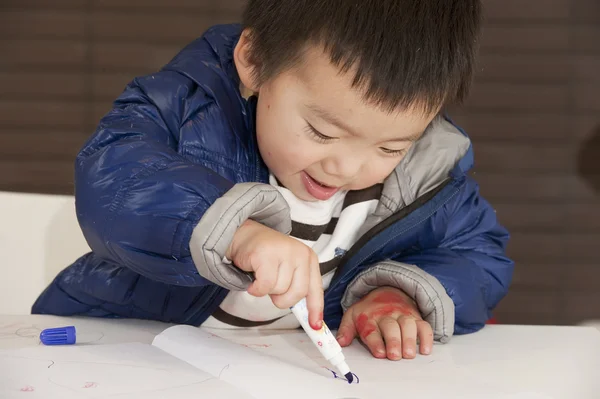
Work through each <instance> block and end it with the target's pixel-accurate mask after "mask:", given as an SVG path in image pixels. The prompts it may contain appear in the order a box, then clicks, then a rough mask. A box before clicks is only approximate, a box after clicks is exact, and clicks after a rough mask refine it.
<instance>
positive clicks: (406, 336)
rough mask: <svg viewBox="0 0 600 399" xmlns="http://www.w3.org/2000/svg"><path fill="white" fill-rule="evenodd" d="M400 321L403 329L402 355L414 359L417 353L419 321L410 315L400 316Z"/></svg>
mask: <svg viewBox="0 0 600 399" xmlns="http://www.w3.org/2000/svg"><path fill="white" fill-rule="evenodd" d="M398 323H399V324H400V330H401V331H402V357H403V358H405V359H414V357H415V356H416V355H417V323H415V319H413V318H412V317H410V316H400V318H398Z"/></svg>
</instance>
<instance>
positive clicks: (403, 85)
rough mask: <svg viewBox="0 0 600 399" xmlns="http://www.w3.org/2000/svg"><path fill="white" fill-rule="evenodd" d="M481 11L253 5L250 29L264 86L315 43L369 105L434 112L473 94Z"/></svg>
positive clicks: (369, 1)
mask: <svg viewBox="0 0 600 399" xmlns="http://www.w3.org/2000/svg"><path fill="white" fill-rule="evenodd" d="M481 9H482V6H481V0H249V1H248V4H247V6H246V9H245V12H244V18H243V26H244V28H247V32H248V33H249V39H250V49H251V52H250V54H251V56H250V57H251V61H252V63H253V64H254V65H255V70H254V78H255V79H256V81H257V83H262V82H264V81H266V80H268V79H270V78H272V77H274V76H276V75H277V74H279V73H281V72H282V71H285V70H286V69H289V68H292V67H293V66H294V65H296V64H297V63H298V62H300V61H301V60H302V55H303V50H304V49H305V48H306V46H307V45H310V44H316V45H320V46H322V47H323V48H324V50H325V51H326V53H327V54H329V57H330V60H331V62H332V63H333V64H334V65H336V66H337V67H339V68H340V72H348V71H352V73H353V74H354V76H353V84H352V85H353V87H356V88H359V89H361V90H362V91H363V92H364V96H365V99H366V100H368V101H371V102H373V103H375V104H378V105H380V106H382V107H384V108H387V109H388V110H393V109H396V108H399V107H403V108H408V107H419V108H420V109H421V110H423V111H424V112H426V113H430V112H432V111H435V110H437V109H438V108H440V107H442V106H444V105H446V104H448V103H460V102H462V101H463V100H464V98H465V97H466V96H467V94H468V92H469V88H470V86H471V82H472V78H473V75H474V70H475V64H476V53H477V44H478V37H479V31H480V25H481V13H482V10H481Z"/></svg>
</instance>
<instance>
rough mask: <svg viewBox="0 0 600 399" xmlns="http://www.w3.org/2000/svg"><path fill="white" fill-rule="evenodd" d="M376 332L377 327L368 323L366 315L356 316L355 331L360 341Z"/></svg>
mask: <svg viewBox="0 0 600 399" xmlns="http://www.w3.org/2000/svg"><path fill="white" fill-rule="evenodd" d="M375 330H377V327H375V325H374V324H373V323H369V316H368V315H367V314H366V313H361V314H359V315H358V319H357V320H356V331H358V334H359V335H360V337H361V338H362V339H365V338H367V337H368V336H369V335H371V334H373V333H374V332H375Z"/></svg>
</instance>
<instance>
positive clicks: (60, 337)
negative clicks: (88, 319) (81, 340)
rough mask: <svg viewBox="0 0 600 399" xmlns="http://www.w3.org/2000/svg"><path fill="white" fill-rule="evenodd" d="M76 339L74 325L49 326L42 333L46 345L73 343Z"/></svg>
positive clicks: (41, 338)
mask: <svg viewBox="0 0 600 399" xmlns="http://www.w3.org/2000/svg"><path fill="white" fill-rule="evenodd" d="M75 340H76V332H75V327H74V326H67V327H58V328H47V329H45V330H44V331H42V332H41V333H40V341H42V343H43V344H44V345H73V344H74V343H75Z"/></svg>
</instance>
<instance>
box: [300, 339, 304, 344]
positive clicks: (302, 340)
mask: <svg viewBox="0 0 600 399" xmlns="http://www.w3.org/2000/svg"><path fill="white" fill-rule="evenodd" d="M298 342H300V343H301V344H303V343H305V342H306V340H305V339H299V340H298Z"/></svg>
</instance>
